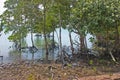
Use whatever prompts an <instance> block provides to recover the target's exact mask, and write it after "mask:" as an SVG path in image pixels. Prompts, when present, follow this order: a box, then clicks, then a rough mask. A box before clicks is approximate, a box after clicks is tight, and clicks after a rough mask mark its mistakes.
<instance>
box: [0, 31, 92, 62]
mask: <svg viewBox="0 0 120 80" xmlns="http://www.w3.org/2000/svg"><path fill="white" fill-rule="evenodd" d="M57 32H59V31H58V30H57ZM58 34H59V33H58ZM9 35H10V34H6V35H5V34H4V33H3V32H2V35H1V36H0V42H1V43H0V56H3V60H4V61H3V62H4V63H8V62H14V61H16V60H20V59H22V60H35V59H42V60H43V59H44V58H45V54H44V53H45V49H44V38H43V37H42V36H35V34H33V36H34V37H33V39H34V44H35V46H36V47H37V48H38V50H37V51H36V52H35V53H31V52H30V51H29V47H30V46H32V45H31V40H30V37H31V35H30V34H28V36H27V37H26V38H25V39H22V41H21V42H22V44H21V46H22V47H27V48H26V49H24V50H22V52H20V51H17V50H15V49H13V48H12V47H10V46H12V44H13V42H9V40H8V39H7V38H8V36H9ZM75 36H76V34H74V33H72V39H73V40H74V39H75ZM89 37H90V35H89V34H88V36H87V44H88V47H89V48H90V47H91V43H90V42H89V41H88V39H89ZM54 39H55V42H56V43H58V38H57V35H55V38H54ZM48 43H49V59H50V60H51V59H52V60H53V59H55V58H56V57H57V54H58V53H59V51H58V48H56V49H54V52H53V51H52V49H50V47H51V44H52V41H51V39H48ZM62 44H63V45H67V46H69V45H70V42H69V37H68V31H67V30H64V29H62Z"/></svg>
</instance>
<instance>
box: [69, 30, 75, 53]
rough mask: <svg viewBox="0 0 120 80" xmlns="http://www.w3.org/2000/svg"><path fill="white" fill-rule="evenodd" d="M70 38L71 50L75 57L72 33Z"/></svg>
mask: <svg viewBox="0 0 120 80" xmlns="http://www.w3.org/2000/svg"><path fill="white" fill-rule="evenodd" d="M69 38H70V45H71V46H70V48H71V51H72V55H74V47H73V41H72V36H71V32H70V31H69Z"/></svg>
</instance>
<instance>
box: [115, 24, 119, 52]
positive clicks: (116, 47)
mask: <svg viewBox="0 0 120 80" xmlns="http://www.w3.org/2000/svg"><path fill="white" fill-rule="evenodd" d="M115 32H116V34H115V35H116V38H115V49H116V52H117V53H119V52H118V51H119V48H120V38H119V36H120V35H119V30H118V26H116V27H115Z"/></svg>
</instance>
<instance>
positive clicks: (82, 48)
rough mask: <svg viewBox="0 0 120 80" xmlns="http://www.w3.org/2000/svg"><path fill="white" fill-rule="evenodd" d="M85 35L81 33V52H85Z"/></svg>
mask: <svg viewBox="0 0 120 80" xmlns="http://www.w3.org/2000/svg"><path fill="white" fill-rule="evenodd" d="M84 42H85V41H84V36H83V35H82V34H80V52H81V53H84V52H85V44H84Z"/></svg>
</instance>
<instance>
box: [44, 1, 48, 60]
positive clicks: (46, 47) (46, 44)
mask: <svg viewBox="0 0 120 80" xmlns="http://www.w3.org/2000/svg"><path fill="white" fill-rule="evenodd" d="M43 6H44V12H43V34H44V39H45V49H46V61H48V55H49V53H48V43H47V37H46V30H45V29H46V0H43Z"/></svg>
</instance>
